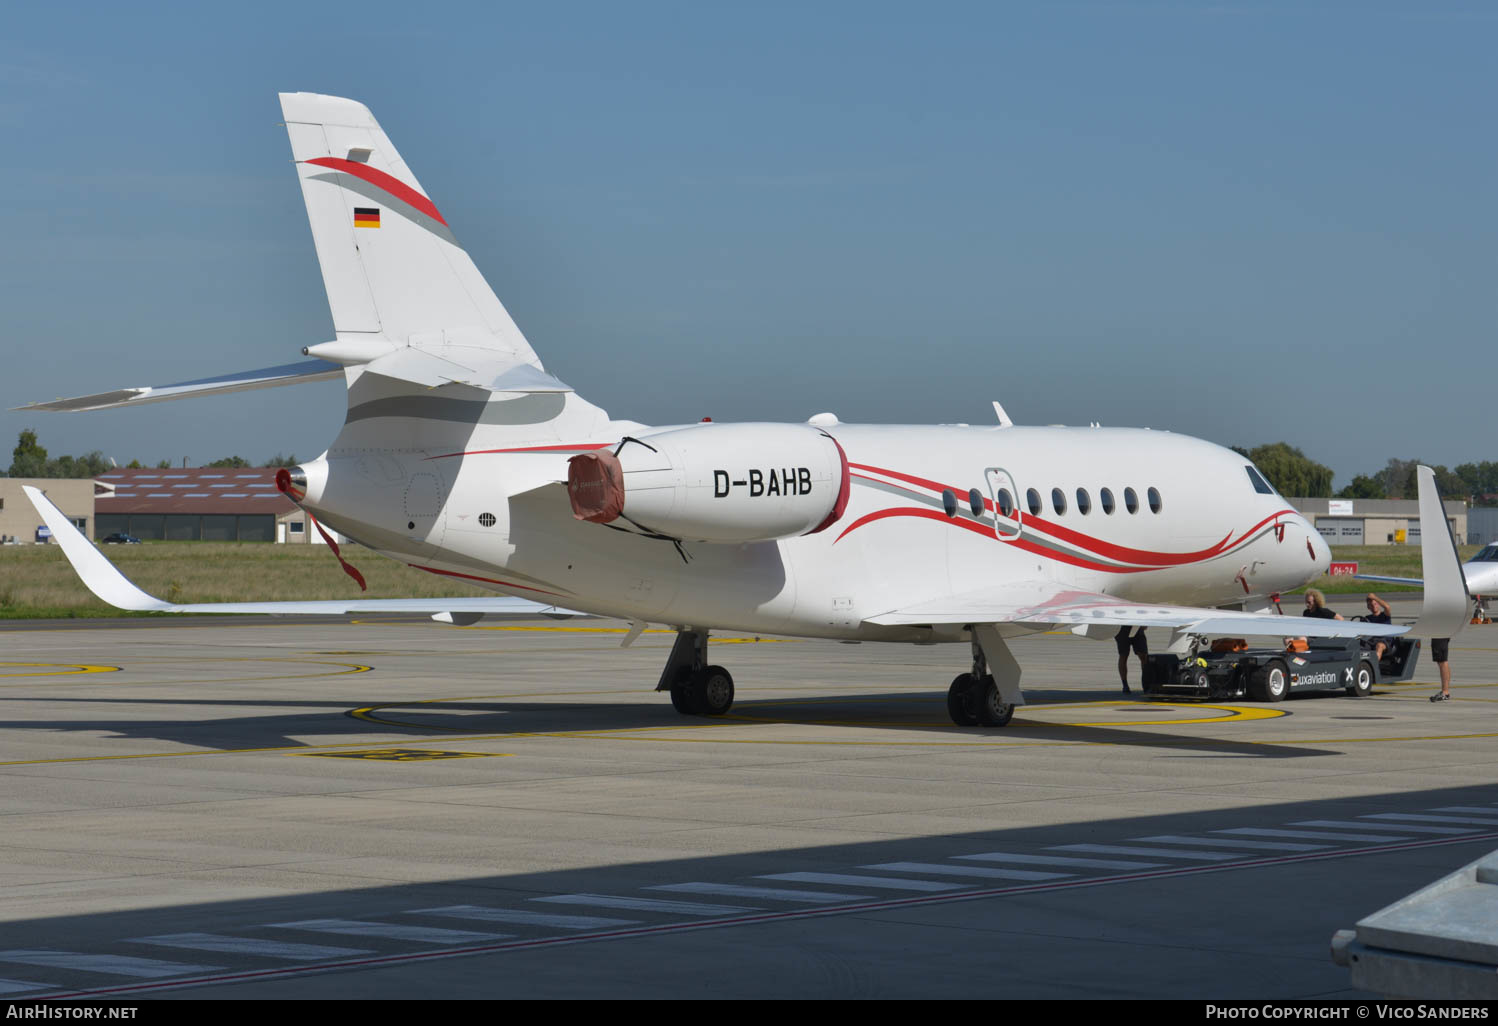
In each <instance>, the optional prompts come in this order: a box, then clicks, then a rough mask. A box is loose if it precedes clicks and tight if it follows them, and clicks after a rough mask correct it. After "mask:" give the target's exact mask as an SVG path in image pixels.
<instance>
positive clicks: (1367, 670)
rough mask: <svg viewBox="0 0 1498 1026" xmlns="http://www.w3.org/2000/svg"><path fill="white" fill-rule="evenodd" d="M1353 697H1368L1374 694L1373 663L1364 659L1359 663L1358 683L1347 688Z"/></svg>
mask: <svg viewBox="0 0 1498 1026" xmlns="http://www.w3.org/2000/svg"><path fill="white" fill-rule="evenodd" d="M1347 693H1348V694H1349V695H1351V696H1352V697H1353V698H1367V697H1368V696H1369V695H1371V694H1373V664H1372V663H1370V662H1369V661H1368V660H1366V659H1364V660H1363V661H1362V662H1360V663H1358V676H1357V683H1356V684H1354V685H1353V686H1352V687H1350V688H1348V689H1347Z"/></svg>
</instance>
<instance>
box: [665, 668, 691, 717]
mask: <svg viewBox="0 0 1498 1026" xmlns="http://www.w3.org/2000/svg"><path fill="white" fill-rule="evenodd" d="M671 704H672V705H673V706H675V707H676V711H677V712H679V713H681V714H682V715H683V716H696V715H697V702H696V698H695V697H694V695H693V688H692V680H691V678H690V677H683V678H682V679H681V680H679V681H677V682H676V683H675V684H672V685H671Z"/></svg>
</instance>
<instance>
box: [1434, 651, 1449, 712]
mask: <svg viewBox="0 0 1498 1026" xmlns="http://www.w3.org/2000/svg"><path fill="white" fill-rule="evenodd" d="M1450 645H1451V639H1450V638H1431V639H1430V657H1431V658H1432V659H1434V660H1435V661H1436V666H1437V667H1439V668H1440V671H1441V691H1440V693H1439V694H1435V695H1431V696H1430V700H1431V701H1432V702H1449V701H1451V664H1450V663H1448V662H1447V661H1446V655H1447V649H1448V648H1449V647H1450Z"/></svg>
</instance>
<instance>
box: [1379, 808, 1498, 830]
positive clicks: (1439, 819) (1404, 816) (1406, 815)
mask: <svg viewBox="0 0 1498 1026" xmlns="http://www.w3.org/2000/svg"><path fill="white" fill-rule="evenodd" d="M1358 819H1393V820H1398V821H1399V822H1398V823H1396V824H1395V826H1399V825H1401V824H1402V823H1403V822H1404V821H1406V820H1407V821H1409V822H1411V823H1453V824H1455V823H1476V824H1478V826H1485V827H1490V826H1492V825H1493V821H1492V820H1491V819H1476V818H1474V817H1472V816H1420V815H1416V814H1414V813H1410V812H1375V813H1372V814H1371V815H1367V816H1359V817H1358ZM1474 829H1475V828H1474Z"/></svg>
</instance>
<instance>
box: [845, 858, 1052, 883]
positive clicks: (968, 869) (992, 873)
mask: <svg viewBox="0 0 1498 1026" xmlns="http://www.w3.org/2000/svg"><path fill="white" fill-rule="evenodd" d="M858 868H859V869H887V870H889V871H890V872H891V873H935V874H936V875H937V876H981V877H985V878H987V879H989V880H1064V879H1066V878H1067V877H1069V876H1075V875H1076V874H1075V873H1040V872H1036V871H1035V870H1033V869H989V868H988V867H987V866H949V865H947V864H946V863H944V862H882V863H880V864H879V865H877V866H859V867H858Z"/></svg>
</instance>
